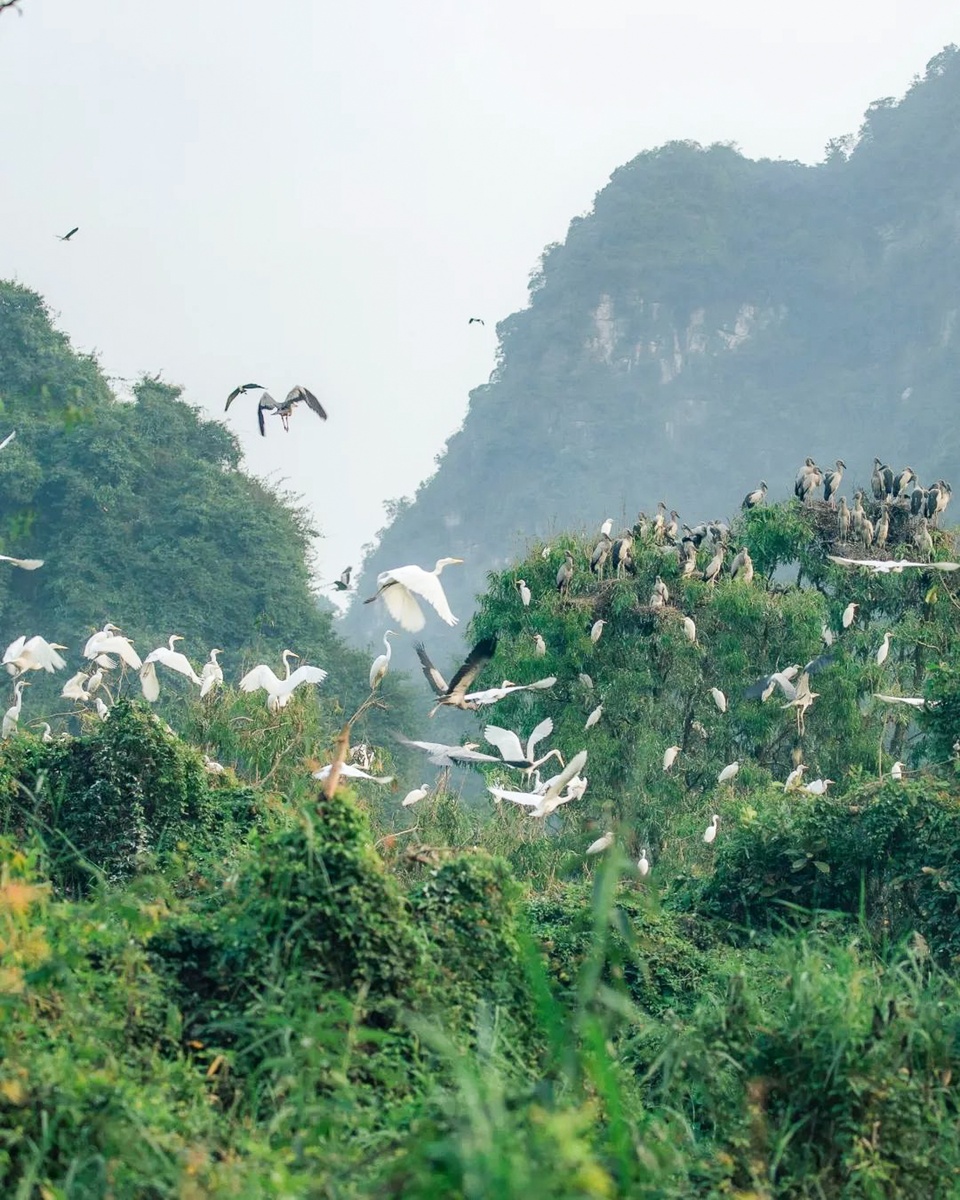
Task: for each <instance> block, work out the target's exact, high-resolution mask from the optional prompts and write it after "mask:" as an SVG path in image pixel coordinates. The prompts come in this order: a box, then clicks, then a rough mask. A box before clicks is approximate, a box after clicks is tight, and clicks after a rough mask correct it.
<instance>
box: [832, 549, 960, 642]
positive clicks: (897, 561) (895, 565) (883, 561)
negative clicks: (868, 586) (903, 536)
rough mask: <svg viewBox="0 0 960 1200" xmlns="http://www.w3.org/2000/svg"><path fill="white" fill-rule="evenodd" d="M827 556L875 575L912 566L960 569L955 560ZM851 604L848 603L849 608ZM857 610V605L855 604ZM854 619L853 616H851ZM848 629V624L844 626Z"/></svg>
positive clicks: (839, 565) (914, 567) (928, 569)
mask: <svg viewBox="0 0 960 1200" xmlns="http://www.w3.org/2000/svg"><path fill="white" fill-rule="evenodd" d="M827 558H828V559H829V560H830V561H831V562H832V563H836V564H837V566H838V567H847V568H849V569H852V568H853V567H863V568H864V569H866V570H868V571H872V572H873V574H874V575H889V574H891V573H892V574H894V575H899V574H900V573H901V572H902V571H906V570H910V569H911V568H912V569H914V570H918V571H960V563H955V562H931V563H926V562H914V561H913V560H911V559H906V558H840V557H839V556H838V555H835V554H828V555H827ZM849 607H850V606H849V605H847V608H849ZM854 609H855V610H856V605H855V606H854ZM851 620H852V618H851ZM844 629H846V626H844Z"/></svg>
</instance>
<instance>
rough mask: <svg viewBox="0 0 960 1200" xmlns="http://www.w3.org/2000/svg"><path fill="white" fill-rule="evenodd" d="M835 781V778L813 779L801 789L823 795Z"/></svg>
mask: <svg viewBox="0 0 960 1200" xmlns="http://www.w3.org/2000/svg"><path fill="white" fill-rule="evenodd" d="M834 782H836V781H835V780H833V779H811V780H810V782H809V783H806V784H804V785H803V788H802V789H801V790H802V791H804V792H809V794H810V795H811V796H823V795H825V794H826V791H827V788H828V787H829V786H830V784H831V783H834Z"/></svg>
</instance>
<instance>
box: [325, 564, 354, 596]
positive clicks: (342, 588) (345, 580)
mask: <svg viewBox="0 0 960 1200" xmlns="http://www.w3.org/2000/svg"><path fill="white" fill-rule="evenodd" d="M352 570H353V567H347V569H346V570H345V571H343V572H341V575H340V578H339V579H335V580H334V581H333V583H331V584H330V586H331V587H333V588H336V589H337V591H338V592H347V591H349V590H350V573H351V571H352Z"/></svg>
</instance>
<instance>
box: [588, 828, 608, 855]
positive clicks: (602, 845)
mask: <svg viewBox="0 0 960 1200" xmlns="http://www.w3.org/2000/svg"><path fill="white" fill-rule="evenodd" d="M612 845H613V830H612V829H608V830H607V832H606V833H605V834H604V835H603V837H598V838H597V840H596V841H595V842H591V843H590V845H589V846H588V847H587V854H603V852H604V851H605V850H609V849H610V847H611V846H612Z"/></svg>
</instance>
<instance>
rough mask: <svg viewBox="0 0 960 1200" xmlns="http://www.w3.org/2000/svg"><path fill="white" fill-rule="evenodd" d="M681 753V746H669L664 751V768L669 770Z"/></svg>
mask: <svg viewBox="0 0 960 1200" xmlns="http://www.w3.org/2000/svg"><path fill="white" fill-rule="evenodd" d="M679 753H680V747H679V746H668V747H667V748H666V750H664V752H663V769H664V770H665V771H669V770H670V768H671V767H672V766H673V764H674V763H675V762H676V761H677V755H678V754H679Z"/></svg>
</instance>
